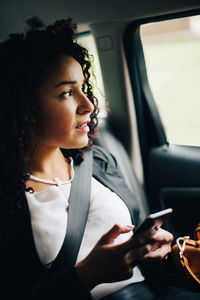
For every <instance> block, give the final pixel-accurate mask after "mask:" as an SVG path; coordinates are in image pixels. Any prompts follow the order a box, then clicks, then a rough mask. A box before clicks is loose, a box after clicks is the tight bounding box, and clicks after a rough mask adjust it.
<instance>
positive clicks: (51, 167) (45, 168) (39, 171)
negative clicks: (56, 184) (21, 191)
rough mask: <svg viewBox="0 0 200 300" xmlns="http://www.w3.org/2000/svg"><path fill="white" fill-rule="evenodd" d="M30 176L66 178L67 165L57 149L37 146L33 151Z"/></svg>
mask: <svg viewBox="0 0 200 300" xmlns="http://www.w3.org/2000/svg"><path fill="white" fill-rule="evenodd" d="M32 170H33V171H32V174H33V175H35V176H38V175H45V176H47V177H52V176H57V177H60V178H63V176H64V177H65V178H66V174H68V173H69V172H68V170H69V164H68V162H67V161H66V159H65V157H64V156H63V154H62V152H61V150H60V148H59V147H45V146H38V147H37V148H36V151H35V155H34V158H33V164H32Z"/></svg>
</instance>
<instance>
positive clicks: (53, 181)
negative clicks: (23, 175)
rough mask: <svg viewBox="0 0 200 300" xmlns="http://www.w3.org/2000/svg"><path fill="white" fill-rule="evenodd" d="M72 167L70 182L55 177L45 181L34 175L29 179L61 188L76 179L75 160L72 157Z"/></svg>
mask: <svg viewBox="0 0 200 300" xmlns="http://www.w3.org/2000/svg"><path fill="white" fill-rule="evenodd" d="M70 167H71V170H70V179H68V180H64V181H63V180H60V179H59V178H58V177H55V178H53V179H43V178H40V177H37V176H34V175H29V178H30V179H32V180H34V181H39V182H42V183H49V184H53V185H57V186H58V187H60V186H62V185H64V184H67V183H70V182H72V180H73V179H74V168H73V159H72V158H71V157H70Z"/></svg>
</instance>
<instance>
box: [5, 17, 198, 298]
mask: <svg viewBox="0 0 200 300" xmlns="http://www.w3.org/2000/svg"><path fill="white" fill-rule="evenodd" d="M75 30H76V26H75V25H73V24H72V22H71V20H67V21H64V20H63V21H57V22H56V23H55V24H54V25H51V26H48V27H47V28H44V29H40V30H34V31H28V32H27V33H26V34H14V35H10V36H9V38H8V40H6V41H5V42H2V43H1V44H0V63H1V71H0V73H1V81H0V85H1V89H0V101H1V126H0V131H1V145H0V167H1V191H0V204H1V223H0V239H1V244H0V254H1V258H2V261H1V275H2V276H1V278H2V281H1V291H2V293H3V292H4V293H5V295H6V297H5V299H13V298H16V299H18V298H19V299H81V298H82V299H91V297H93V298H94V299H99V298H103V297H105V299H115V298H106V297H113V296H112V295H114V297H115V296H116V295H120V296H119V297H120V298H116V299H132V298H125V297H124V296H123V295H124V290H126V289H127V286H128V288H130V289H131V290H132V292H131V293H134V295H136V297H137V299H143V298H142V297H145V299H152V298H153V297H155V294H154V292H153V290H152V288H151V287H149V286H148V284H147V283H146V281H144V277H143V275H142V274H141V272H140V269H139V268H138V267H137V265H138V263H139V262H140V261H145V260H156V259H159V260H161V259H163V258H165V257H166V256H167V254H168V253H169V252H170V249H171V248H170V244H171V241H172V235H171V234H170V233H168V232H166V231H164V230H163V229H161V228H160V229H159V230H158V231H157V232H156V233H155V234H154V235H153V236H152V237H149V236H148V234H143V235H141V236H138V237H135V238H132V230H133V228H134V226H133V225H132V223H133V222H134V223H137V221H138V220H137V219H138V208H137V205H136V202H135V201H134V196H133V195H132V194H131V193H130V192H129V190H128V188H127V187H126V185H125V183H124V181H123V178H122V177H121V174H120V172H119V171H118V169H117V166H116V162H115V160H114V158H113V157H112V156H111V155H109V154H107V153H106V152H105V151H103V150H102V149H100V148H98V147H97V148H95V147H94V149H93V150H92V151H93V159H94V167H93V177H92V180H91V195H90V203H89V205H90V206H89V212H88V217H87V223H86V227H85V231H84V235H83V239H82V243H81V246H80V250H79V253H78V257H77V258H76V257H75V260H76V261H75V263H74V265H71V262H69V263H67V264H66V261H65V260H64V259H63V258H62V254H63V253H64V250H65V249H64V248H63V245H64V244H65V242H64V241H66V237H65V235H66V228H67V232H68V235H73V234H74V235H76V229H75V228H73V227H72V228H70V226H69V223H68V215H69V214H70V209H69V202H70V200H69V198H70V197H71V194H70V188H71V185H73V182H74V176H75V178H76V170H78V169H79V168H81V165H82V164H83V163H82V161H84V157H85V155H86V153H87V152H88V151H91V148H92V141H93V138H94V136H95V130H96V126H97V113H98V105H97V99H96V98H95V97H94V95H93V93H92V86H91V84H90V82H89V78H90V67H91V64H90V61H89V55H88V52H87V50H86V49H85V48H83V47H82V46H80V45H79V44H77V42H76V40H75ZM90 153H91V152H90ZM73 163H74V164H76V167H77V165H80V166H79V167H77V168H76V170H75V174H74V167H73ZM116 180H117V183H118V188H117V187H116V184H115V182H116ZM120 190H121V191H125V193H123V192H121V194H120ZM119 196H120V197H119ZM70 199H71V198H70ZM127 199H129V200H131V201H129V203H131V204H130V207H129V210H128V208H127V205H126V204H125V203H128V202H126V200H127ZM75 200H76V199H75ZM75 202H76V201H75ZM70 205H71V202H70ZM119 212H120V213H119ZM82 217H83V216H82V215H80V219H81V218H82ZM71 218H72V219H73V216H72V217H71ZM73 221H74V224H76V222H78V219H77V220H73ZM66 236H67V235H66ZM68 244H69V245H67V246H71V245H70V242H69V243H68ZM71 254H73V249H72V250H71V251H70V253H69V255H71ZM60 257H61V259H60ZM59 259H60V262H61V263H60V264H59ZM66 259H67V258H66ZM65 264H66V266H65ZM133 268H134V270H133ZM136 282H137V283H136ZM119 290H120V291H122V294H119V292H118V291H119ZM90 292H91V293H90ZM116 293H118V294H116ZM110 295H111V296H110ZM132 295H133V294H132ZM139 295H142V296H139ZM130 297H132V296H130ZM194 297H195V296H194ZM166 299H167V298H166ZM173 299H174V298H173ZM192 299H193V298H192ZM194 299H195V298H194Z"/></svg>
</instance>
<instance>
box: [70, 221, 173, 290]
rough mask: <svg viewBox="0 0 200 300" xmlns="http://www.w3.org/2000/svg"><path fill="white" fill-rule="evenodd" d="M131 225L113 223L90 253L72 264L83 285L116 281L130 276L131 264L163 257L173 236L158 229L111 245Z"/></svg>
mask: <svg viewBox="0 0 200 300" xmlns="http://www.w3.org/2000/svg"><path fill="white" fill-rule="evenodd" d="M131 230H133V227H130V226H127V227H122V226H120V225H114V226H113V227H112V228H111V230H109V231H108V232H107V233H106V234H104V235H103V236H102V237H101V239H100V240H99V241H98V243H97V244H96V245H95V247H94V248H93V249H92V251H91V252H90V254H89V255H88V256H87V257H86V258H85V259H84V260H82V261H81V262H79V263H78V264H77V265H76V266H75V267H76V271H77V275H78V277H79V278H80V280H81V282H82V283H83V284H84V286H85V287H86V288H88V289H89V290H91V289H92V288H93V287H95V286H96V285H98V284H100V283H105V282H116V281H121V280H125V279H128V278H130V277H131V276H132V275H133V267H134V266H136V265H137V264H138V263H139V262H140V261H141V260H143V259H162V258H164V257H165V256H166V255H167V254H168V253H169V252H170V250H171V246H170V244H171V241H172V239H173V236H172V235H171V234H170V233H168V232H167V231H165V230H163V229H159V230H158V231H157V232H156V233H155V234H154V236H152V237H149V234H148V233H147V232H146V233H143V234H141V235H140V234H138V236H136V237H135V238H134V237H131V238H130V239H129V240H128V241H126V242H123V243H121V244H117V245H115V244H114V240H115V239H116V238H117V237H118V235H119V234H123V233H127V232H129V231H131Z"/></svg>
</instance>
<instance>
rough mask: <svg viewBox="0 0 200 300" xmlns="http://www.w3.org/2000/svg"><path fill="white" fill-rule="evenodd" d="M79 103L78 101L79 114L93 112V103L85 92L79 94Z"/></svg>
mask: <svg viewBox="0 0 200 300" xmlns="http://www.w3.org/2000/svg"><path fill="white" fill-rule="evenodd" d="M79 103H80V104H79V106H78V113H79V114H81V115H84V114H91V113H92V112H93V110H94V105H93V104H92V102H91V101H90V100H89V99H88V97H87V96H86V95H85V94H82V95H81V98H80V102H79Z"/></svg>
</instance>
